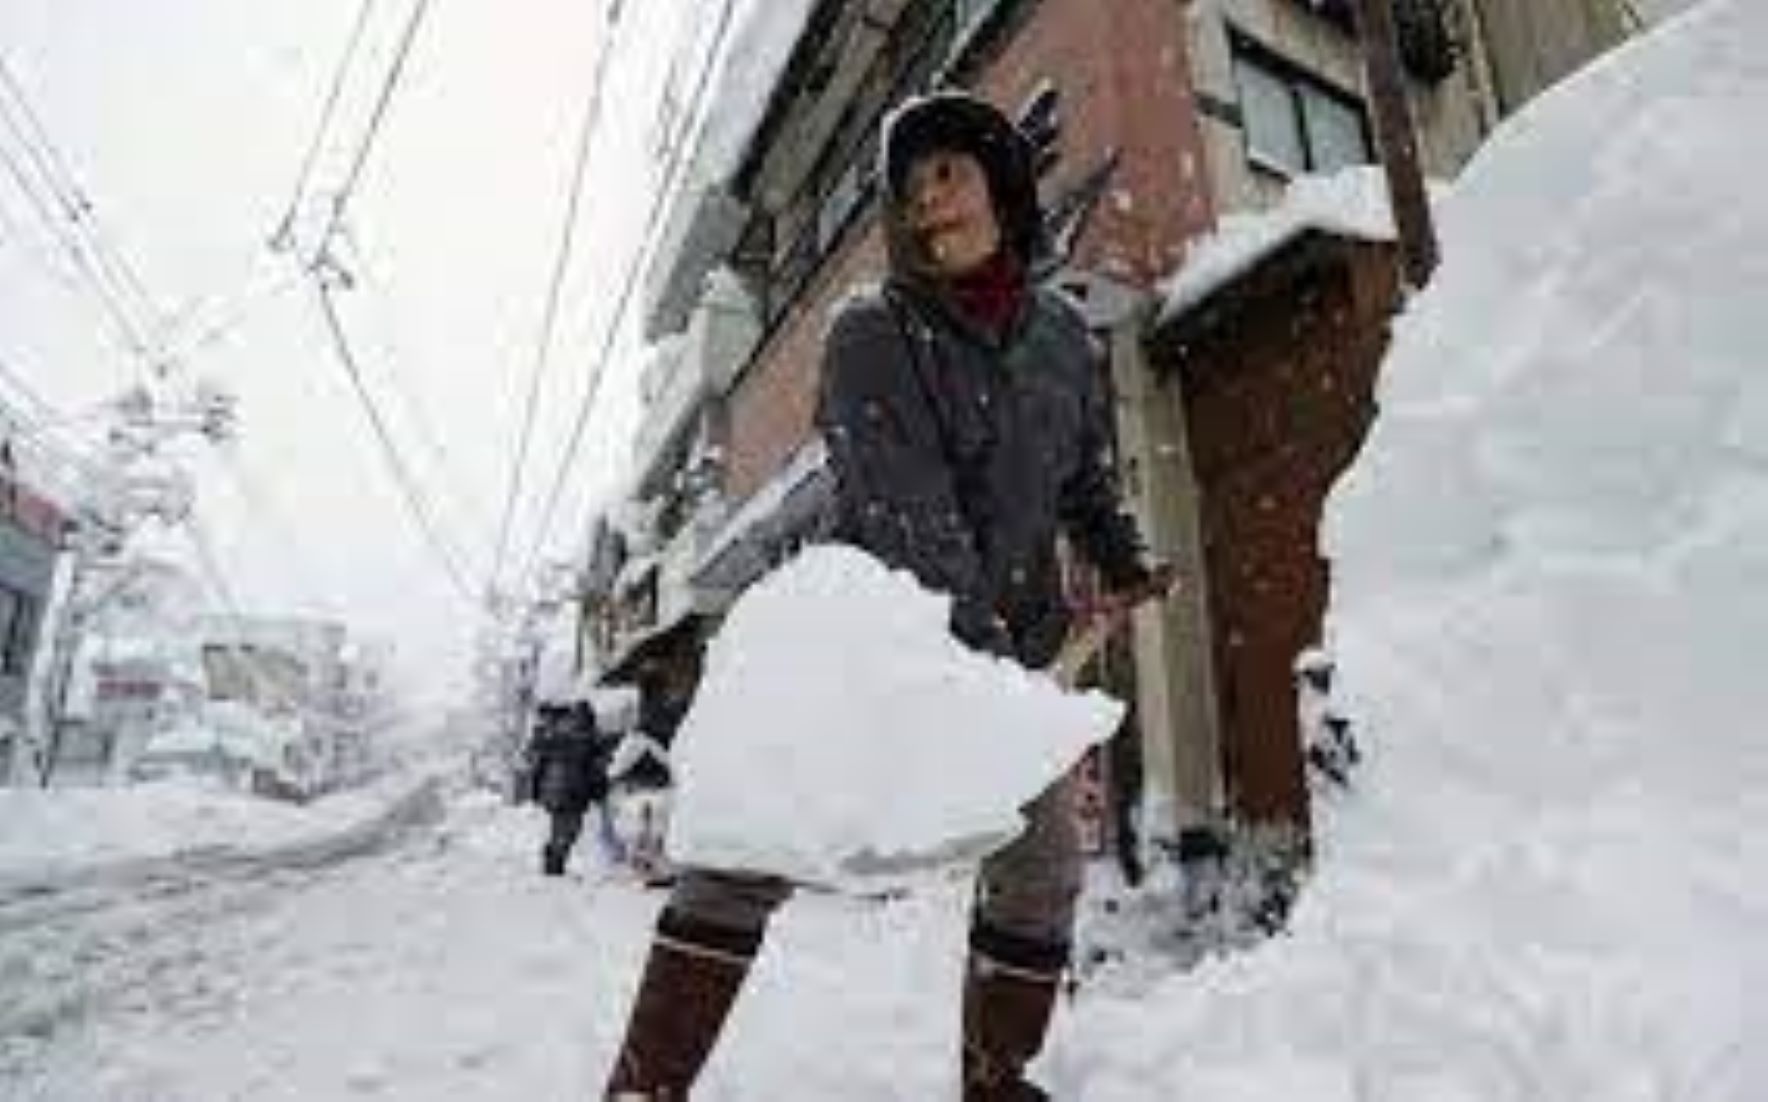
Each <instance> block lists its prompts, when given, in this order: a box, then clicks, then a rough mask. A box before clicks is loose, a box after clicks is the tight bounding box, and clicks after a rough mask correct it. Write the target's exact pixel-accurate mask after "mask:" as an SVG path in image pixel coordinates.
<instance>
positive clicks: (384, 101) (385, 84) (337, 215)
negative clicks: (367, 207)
mask: <svg viewBox="0 0 1768 1102" xmlns="http://www.w3.org/2000/svg"><path fill="white" fill-rule="evenodd" d="M431 3H432V0H417V3H416V4H414V5H413V6H412V9H411V15H410V17H409V18H408V19H406V21H405V30H404V31H403V32H402V33H401V35H400V37H399V45H398V47H397V48H396V50H395V52H394V54H393V64H392V65H391V66H390V67H389V68H388V70H387V75H386V77H385V79H383V80H382V82H381V90H380V93H379V94H378V95H377V96H376V97H375V104H374V109H373V111H371V112H370V114H369V117H368V129H367V130H366V131H365V132H364V133H363V135H362V139H361V141H360V142H359V143H358V145H357V147H356V155H355V156H354V157H353V158H352V159H351V162H350V169H349V171H348V172H346V173H345V174H344V182H343V184H342V186H341V187H340V188H339V189H338V191H337V194H336V195H334V196H333V197H332V209H331V215H330V217H329V219H328V220H327V222H326V227H325V232H324V233H323V234H321V235H320V239H319V240H320V246H319V248H320V253H321V254H322V255H323V254H324V251H325V247H326V245H327V244H328V243H329V242H330V241H331V239H332V237H333V235H335V234H336V233H337V230H338V226H339V225H340V224H341V223H342V222H343V220H344V214H345V211H346V210H347V208H348V207H349V205H350V200H351V199H352V198H353V197H354V196H355V194H356V188H357V186H358V185H359V184H360V183H361V181H362V172H363V169H364V168H366V167H367V165H368V156H369V154H370V153H371V152H372V151H373V150H374V146H375V141H376V139H378V138H379V137H380V133H381V126H382V125H383V124H384V123H385V122H386V119H387V111H388V109H389V108H390V107H391V106H392V104H393V95H394V93H395V92H397V91H398V89H399V81H400V79H401V78H402V77H403V76H404V75H405V63H406V61H407V60H409V59H410V57H411V48H412V45H413V43H415V42H416V41H417V32H418V29H419V28H420V27H421V26H422V25H423V21H424V17H425V16H427V15H429V13H430V4H431Z"/></svg>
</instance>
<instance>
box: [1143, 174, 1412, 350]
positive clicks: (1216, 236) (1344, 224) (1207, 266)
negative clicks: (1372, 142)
mask: <svg viewBox="0 0 1768 1102" xmlns="http://www.w3.org/2000/svg"><path fill="white" fill-rule="evenodd" d="M1309 230H1324V231H1325V232H1327V233H1333V234H1338V235H1340V236H1343V237H1349V238H1353V239H1356V240H1359V241H1392V240H1393V239H1394V224H1393V215H1392V213H1391V212H1390V211H1389V209H1388V202H1387V182H1386V180H1385V179H1384V178H1383V176H1382V172H1381V170H1380V169H1379V168H1376V167H1371V166H1363V167H1359V168H1348V169H1344V170H1342V171H1340V172H1337V173H1334V174H1333V175H1330V176H1302V177H1298V178H1297V179H1296V180H1295V181H1294V182H1293V183H1291V184H1290V185H1289V190H1288V191H1287V192H1286V193H1285V194H1284V197H1283V202H1282V203H1281V204H1279V205H1278V206H1277V207H1275V208H1274V209H1272V210H1269V211H1261V212H1259V213H1256V214H1229V215H1224V216H1223V217H1222V218H1221V219H1220V220H1219V221H1218V223H1217V229H1216V232H1215V233H1213V234H1211V235H1209V236H1208V237H1206V238H1203V239H1202V240H1200V241H1197V242H1196V243H1195V244H1193V245H1192V246H1191V249H1190V251H1189V252H1188V253H1186V255H1185V261H1184V264H1183V265H1182V266H1181V267H1180V268H1179V269H1178V270H1177V271H1176V272H1174V273H1173V274H1172V275H1171V276H1169V277H1168V278H1167V279H1166V280H1165V281H1164V282H1163V283H1162V284H1161V286H1160V297H1161V299H1162V300H1163V301H1162V305H1161V310H1160V322H1161V323H1162V324H1164V323H1165V322H1167V321H1170V320H1171V319H1173V318H1175V317H1177V316H1178V315H1180V314H1182V313H1184V312H1185V311H1187V310H1190V309H1191V308H1192V307H1194V306H1196V305H1197V304H1198V303H1200V302H1202V301H1203V300H1205V299H1207V298H1208V297H1209V296H1210V295H1212V294H1214V293H1215V292H1216V291H1217V290H1219V289H1221V288H1222V287H1223V286H1224V285H1226V284H1228V283H1231V282H1233V281H1234V280H1235V279H1236V278H1238V277H1239V276H1241V275H1243V274H1245V273H1246V272H1248V271H1251V270H1252V269H1253V268H1254V267H1256V266H1257V265H1258V263H1259V262H1260V261H1262V260H1263V259H1265V258H1266V257H1268V256H1270V255H1271V254H1273V253H1275V252H1277V251H1278V250H1279V249H1281V248H1283V246H1285V245H1287V244H1289V243H1290V242H1291V241H1293V240H1295V239H1296V238H1298V237H1300V236H1301V235H1302V234H1304V233H1306V232H1307V231H1309Z"/></svg>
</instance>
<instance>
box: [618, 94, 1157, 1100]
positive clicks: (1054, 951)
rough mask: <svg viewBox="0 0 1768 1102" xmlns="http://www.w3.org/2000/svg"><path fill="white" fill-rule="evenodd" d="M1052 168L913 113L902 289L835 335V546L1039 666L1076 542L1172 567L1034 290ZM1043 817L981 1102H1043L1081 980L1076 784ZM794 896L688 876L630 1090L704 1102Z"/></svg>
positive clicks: (981, 1018) (1110, 581)
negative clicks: (923, 590) (904, 572)
mask: <svg viewBox="0 0 1768 1102" xmlns="http://www.w3.org/2000/svg"><path fill="white" fill-rule="evenodd" d="M1033 164H1034V158H1033V152H1032V150H1031V147H1030V145H1029V143H1028V142H1027V141H1026V140H1025V139H1024V138H1023V137H1022V136H1021V135H1020V134H1019V132H1018V131H1017V130H1016V129H1015V128H1014V126H1013V125H1012V123H1011V122H1009V121H1008V120H1007V119H1006V118H1005V117H1004V116H1003V115H1002V114H1001V113H1000V112H999V111H997V110H996V109H995V108H994V107H992V106H990V105H989V104H987V103H984V102H983V101H981V100H978V99H975V98H972V97H970V96H967V95H963V94H958V93H943V94H939V95H934V96H929V97H926V98H923V99H919V100H916V101H913V102H911V103H910V104H908V105H906V106H905V107H903V108H902V109H901V110H900V111H898V112H897V113H896V114H895V115H894V116H893V117H892V119H891V120H890V121H889V122H888V123H887V124H886V131H885V134H884V138H883V142H882V163H881V165H880V170H881V171H880V179H881V183H882V186H883V198H884V203H883V208H884V209H883V217H884V220H885V229H886V239H887V242H888V244H889V248H890V263H891V270H890V276H889V278H888V279H887V280H886V281H885V282H884V283H883V285H882V286H880V287H876V288H872V289H868V290H865V291H862V292H859V293H857V294H855V295H853V296H851V297H850V298H849V299H848V300H847V301H846V302H845V303H844V304H843V305H842V306H841V307H840V309H839V310H838V312H837V313H836V315H835V316H834V318H833V320H832V324H831V326H830V329H829V332H828V337H827V341H826V350H825V358H824V367H823V378H822V395H821V402H820V406H819V412H818V422H819V425H820V427H821V429H822V432H823V435H824V438H825V440H826V441H827V444H828V448H829V456H830V461H831V464H832V466H833V470H834V475H835V484H836V493H835V517H834V533H835V536H836V538H837V539H840V540H843V541H846V542H849V543H852V544H854V545H856V546H858V547H860V548H863V549H865V550H866V551H869V552H871V553H872V554H873V555H875V556H877V557H878V558H879V559H881V560H882V561H884V562H885V563H887V564H889V565H892V566H897V567H901V568H905V569H908V570H910V571H912V572H913V573H914V574H915V575H916V576H917V577H918V578H919V579H920V580H921V581H922V582H923V583H924V584H925V585H927V586H928V587H930V588H932V589H936V590H940V591H943V592H946V593H950V594H951V595H952V596H953V598H954V600H953V611H952V630H953V632H954V633H955V634H956V635H957V636H958V637H959V638H960V639H962V640H963V641H965V642H966V643H968V644H970V645H971V646H973V647H976V648H979V649H983V650H987V651H990V652H993V653H995V654H999V655H1002V656H1006V657H1011V658H1014V659H1017V660H1018V661H1020V662H1022V663H1024V664H1025V665H1027V666H1031V667H1041V666H1044V665H1046V664H1048V663H1049V662H1050V660H1051V659H1052V658H1053V657H1054V656H1055V655H1056V653H1057V651H1058V650H1059V649H1060V648H1061V645H1062V643H1063V641H1064V639H1065V637H1066V635H1067V632H1068V628H1069V621H1070V618H1071V617H1070V611H1069V609H1068V606H1067V602H1066V601H1065V599H1064V593H1063V587H1062V583H1061V578H1060V574H1059V571H1058V565H1057V544H1058V541H1059V539H1061V538H1063V537H1066V538H1067V539H1068V541H1069V542H1070V543H1072V545H1073V546H1074V547H1075V548H1076V549H1077V550H1078V551H1079V552H1080V554H1081V555H1082V556H1083V557H1085V558H1086V559H1088V560H1089V561H1090V562H1091V563H1092V564H1093V565H1094V566H1095V567H1097V568H1098V570H1099V572H1100V574H1101V576H1102V580H1103V582H1104V586H1105V588H1106V589H1107V590H1108V591H1113V592H1116V593H1119V594H1128V593H1131V592H1138V591H1145V590H1149V589H1151V588H1164V587H1165V586H1166V585H1167V584H1169V582H1170V571H1168V570H1167V569H1166V568H1165V567H1160V568H1157V569H1156V568H1152V567H1151V566H1150V565H1149V564H1148V563H1146V562H1145V561H1144V558H1143V555H1142V549H1141V544H1140V542H1139V540H1138V537H1137V535H1136V532H1135V528H1134V526H1133V524H1132V523H1131V521H1130V520H1129V518H1128V517H1127V516H1125V514H1124V513H1123V511H1122V509H1121V507H1120V504H1119V500H1118V495H1117V491H1116V487H1115V482H1114V479H1113V477H1112V475H1111V472H1110V468H1109V466H1108V459H1107V450H1108V442H1109V439H1110V433H1111V430H1110V420H1109V417H1110V409H1109V403H1108V401H1107V397H1106V381H1105V375H1104V370H1103V365H1102V361H1101V355H1100V352H1099V349H1098V347H1097V345H1096V344H1095V342H1094V341H1093V339H1092V337H1091V335H1090V334H1089V332H1088V330H1087V327H1086V325H1085V323H1084V322H1083V320H1082V319H1081V317H1080V316H1079V314H1078V313H1077V312H1076V311H1075V309H1073V308H1072V307H1071V306H1070V305H1069V304H1068V303H1067V302H1066V301H1064V300H1063V299H1062V298H1061V297H1060V296H1058V295H1057V294H1055V293H1054V292H1051V291H1049V290H1046V289H1043V288H1040V287H1038V286H1036V285H1035V284H1034V283H1033V282H1032V280H1031V279H1030V277H1029V275H1028V272H1029V271H1030V269H1031V267H1032V265H1033V264H1034V262H1035V261H1036V260H1037V259H1038V257H1039V254H1040V251H1041V250H1042V248H1043V240H1042V238H1043V221H1042V216H1041V213H1040V211H1039V205H1038V199H1037V190H1036V189H1037V181H1036V173H1035V171H1034V168H1033ZM1028 819H1029V825H1028V827H1027V830H1026V832H1025V833H1024V834H1023V835H1022V836H1021V837H1020V838H1019V839H1017V840H1016V841H1015V842H1013V843H1012V844H1010V845H1009V846H1007V847H1006V848H1005V849H1003V850H1001V851H999V852H998V853H996V854H994V855H992V856H991V857H990V858H989V859H988V860H987V861H986V862H985V863H984V866H983V868H982V870H981V874H980V876H979V878H978V885H977V893H976V901H975V906H974V908H973V912H972V925H971V932H970V950H971V952H970V966H969V968H968V970H967V973H966V985H965V991H964V1010H963V1026H964V1044H963V1053H964V1059H963V1081H964V1097H965V1099H966V1100H970V1102H984V1100H987V1102H992V1100H997V1099H1000V1100H1004V1099H1030V1098H1041V1097H1043V1094H1042V1092H1040V1091H1038V1090H1037V1088H1035V1087H1034V1086H1032V1085H1031V1084H1029V1083H1028V1082H1026V1081H1025V1079H1024V1077H1023V1074H1022V1073H1023V1069H1024V1067H1025V1065H1026V1063H1027V1062H1028V1061H1029V1060H1030V1059H1031V1058H1032V1057H1033V1056H1034V1055H1035V1054H1036V1052H1037V1050H1038V1049H1039V1047H1041V1045H1042V1041H1043V1035H1044V1032H1045V1029H1046V1027H1047V1024H1048V1022H1049V1018H1050V1013H1051V1009H1052V1006H1053V1002H1054V998H1055V993H1056V990H1057V985H1058V982H1059V979H1060V976H1061V973H1062V972H1063V970H1064V968H1065V967H1066V965H1067V962H1068V955H1069V943H1070V938H1071V927H1072V922H1073V916H1074V904H1075V898H1076V896H1077V895H1078V892H1079V887H1080V873H1081V863H1080V853H1079V840H1078V837H1077V832H1076V827H1075V822H1074V817H1073V814H1072V810H1071V807H1070V799H1069V785H1068V784H1067V783H1066V782H1058V783H1057V784H1056V785H1054V786H1053V787H1052V788H1051V789H1050V790H1049V791H1048V792H1047V793H1045V794H1044V795H1043V796H1042V797H1040V798H1039V799H1038V800H1037V801H1036V802H1035V803H1034V804H1033V805H1032V807H1031V808H1030V809H1029V812H1028ZM789 892H790V886H789V885H786V884H783V883H780V882H779V881H777V880H768V879H766V878H759V877H749V876H734V875H729V874H724V873H714V872H710V871H705V870H688V872H687V873H686V874H685V875H683V876H682V878H681V880H680V881H679V882H678V884H677V885H676V888H675V891H674V894H673V895H672V896H671V899H670V902H669V905H668V906H667V907H666V908H665V910H664V912H663V914H662V916H661V917H660V919H659V921H658V927H657V934H656V938H655V940H654V942H653V945H652V952H651V957H650V960H649V962H648V964H647V967H646V973H645V978H644V981H643V984H642V985H641V988H640V992H639V995H638V1000H637V1004H636V1005H635V1007H634V1009H633V1013H632V1018H631V1021H630V1023H629V1026H628V1033H627V1038H626V1043H625V1045H624V1047H623V1049H622V1052H621V1055H620V1059H619V1063H618V1065H617V1067H616V1068H615V1071H614V1076H613V1081H612V1083H611V1085H610V1090H611V1092H616V1093H617V1092H618V1091H621V1090H628V1091H633V1092H636V1093H637V1095H638V1096H642V1097H680V1096H683V1095H685V1092H686V1090H687V1088H688V1086H689V1085H690V1084H691V1082H692V1080H693V1078H694V1076H695V1075H696V1074H697V1072H698V1070H699V1068H700V1066H701V1064H702V1063H703V1061H704V1060H705V1058H706V1056H707V1055H708V1053H709V1051H710V1048H711V1045H712V1043H713V1041H714V1039H715V1038H716V1035H717V1033H718V1031H719V1029H720V1028H721V1026H722V1022H723V1020H724V1017H725V1014H726V1012H727V1010H728V1008H729V1006H730V1005H731V1002H732V1001H733V1000H734V999H735V997H736V994H737V992H738V991H739V989H740V987H741V985H742V982H743V978H744V976H745V974H746V972H747V969H748V966H749V962H750V961H751V960H752V959H753V958H754V955H755V953H756V952H757V951H758V949H759V947H760V945H761V941H762V937H763V934H764V931H765V927H766V923H767V919H768V917H769V915H770V914H771V913H772V911H773V910H774V909H775V908H776V907H777V906H778V905H779V903H780V902H782V901H783V900H784V899H785V898H786V896H787V895H788V894H789ZM684 1006H691V1007H692V1008H693V1009H692V1011H691V1012H684V1011H683V1010H682V1007H684Z"/></svg>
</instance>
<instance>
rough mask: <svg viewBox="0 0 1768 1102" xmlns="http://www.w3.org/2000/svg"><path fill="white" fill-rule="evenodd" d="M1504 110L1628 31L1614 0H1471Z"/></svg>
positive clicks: (1616, 1) (1624, 19)
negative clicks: (1549, 0)
mask: <svg viewBox="0 0 1768 1102" xmlns="http://www.w3.org/2000/svg"><path fill="white" fill-rule="evenodd" d="M1475 7H1476V9H1477V11H1478V14H1479V19H1480V23H1481V25H1482V28H1483V30H1484V39H1485V44H1486V55H1487V59H1488V64H1489V65H1490V66H1491V72H1492V79H1493V84H1494V85H1495V86H1496V90H1497V94H1498V101H1499V104H1500V105H1501V107H1502V108H1503V110H1504V111H1505V113H1506V114H1508V113H1509V112H1512V111H1515V110H1516V109H1517V108H1518V107H1521V106H1522V105H1523V104H1524V103H1526V102H1528V101H1529V100H1530V99H1532V98H1534V97H1535V96H1537V95H1539V94H1540V93H1541V92H1543V91H1545V90H1546V89H1547V88H1549V87H1551V86H1553V85H1554V84H1556V83H1558V82H1559V81H1560V80H1562V79H1564V78H1565V77H1566V76H1567V75H1569V74H1570V73H1572V72H1574V71H1575V70H1577V69H1578V68H1580V67H1581V66H1583V65H1584V64H1585V63H1586V62H1588V61H1589V60H1590V59H1591V58H1593V57H1595V56H1597V55H1598V54H1601V53H1603V52H1604V51H1606V50H1608V49H1610V48H1611V47H1613V46H1615V45H1616V44H1618V43H1619V42H1621V41H1622V40H1623V39H1624V38H1626V37H1627V22H1626V17H1625V14H1624V12H1623V9H1622V6H1621V4H1620V3H1619V2H1618V0H1551V2H1548V0H1475Z"/></svg>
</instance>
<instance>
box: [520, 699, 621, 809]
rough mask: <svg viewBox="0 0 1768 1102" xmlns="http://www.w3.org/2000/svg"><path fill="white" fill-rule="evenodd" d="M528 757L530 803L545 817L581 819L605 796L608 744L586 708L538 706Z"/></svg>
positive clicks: (589, 710) (611, 752) (608, 754)
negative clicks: (530, 763) (545, 813)
mask: <svg viewBox="0 0 1768 1102" xmlns="http://www.w3.org/2000/svg"><path fill="white" fill-rule="evenodd" d="M530 753H531V754H532V755H533V762H534V764H533V784H534V799H535V801H536V802H537V803H539V804H540V806H541V807H544V808H545V809H546V810H547V811H549V812H551V813H553V814H555V815H581V814H583V813H584V812H585V811H586V810H588V808H589V805H590V804H592V803H595V802H597V801H598V800H601V799H603V798H605V797H606V796H607V794H608V759H609V757H611V756H612V754H613V743H612V742H611V741H610V740H608V739H606V738H604V737H603V736H602V734H601V732H600V730H599V729H598V727H597V725H596V721H595V713H594V712H593V711H592V710H591V709H590V707H589V705H587V704H577V705H575V706H571V707H560V706H557V705H543V706H542V707H541V710H540V715H539V717H538V719H537V723H536V729H535V732H534V741H533V742H532V744H531V745H530Z"/></svg>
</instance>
